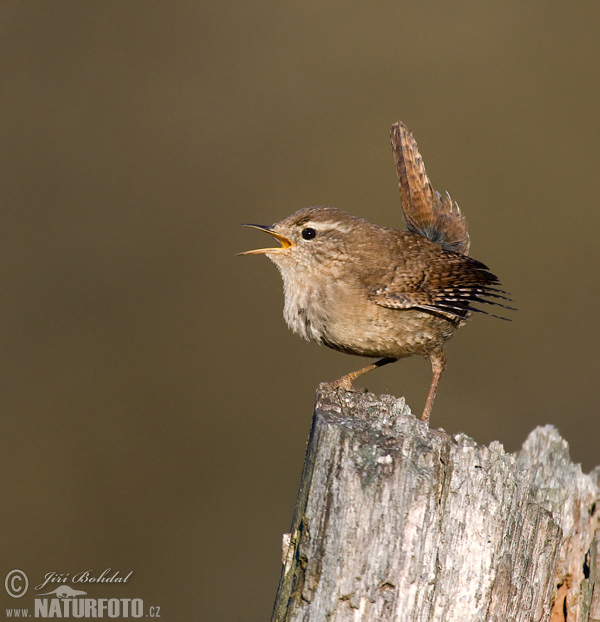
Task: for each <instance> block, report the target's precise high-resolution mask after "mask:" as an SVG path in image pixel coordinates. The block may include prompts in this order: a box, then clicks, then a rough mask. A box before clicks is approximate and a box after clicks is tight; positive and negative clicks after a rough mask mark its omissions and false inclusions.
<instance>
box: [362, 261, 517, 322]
mask: <svg viewBox="0 0 600 622" xmlns="http://www.w3.org/2000/svg"><path fill="white" fill-rule="evenodd" d="M441 253H442V255H443V256H444V260H443V261H434V262H433V263H426V262H419V263H420V264H421V265H420V266H415V265H414V264H412V265H408V264H405V265H402V264H400V265H398V266H396V269H395V270H392V271H387V272H386V273H381V274H380V275H378V276H377V275H373V276H372V278H371V280H370V284H369V291H368V294H367V295H368V297H369V299H370V300H371V301H372V302H374V303H375V304H378V305H380V306H382V307H388V308H390V309H419V310H422V311H427V312H431V313H437V314H441V315H443V316H445V317H447V318H449V319H451V320H461V319H463V318H465V317H466V316H467V315H468V313H470V312H472V311H474V312H477V313H487V311H484V310H483V309H478V308H477V307H475V306H473V305H474V304H476V303H485V304H488V305H496V306H500V307H504V308H506V309H511V307H508V306H506V305H505V304H503V303H502V302H501V301H510V298H509V297H508V296H507V295H506V292H504V291H503V290H501V289H499V288H498V285H499V282H498V279H497V277H496V276H495V275H494V274H492V273H491V272H490V271H489V270H488V268H487V266H485V265H484V264H482V263H481V262H479V261H476V260H475V259H471V258H470V257H466V256H464V255H458V254H456V253H451V252H445V251H441ZM491 315H493V314H491ZM495 317H500V316H495ZM503 319H506V318H503Z"/></svg>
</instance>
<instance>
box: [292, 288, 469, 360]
mask: <svg viewBox="0 0 600 622" xmlns="http://www.w3.org/2000/svg"><path fill="white" fill-rule="evenodd" d="M291 292H294V294H293V295H290V294H291ZM361 299H362V300H361ZM356 300H357V296H356V292H351V291H350V290H349V289H348V287H335V288H334V289H330V290H328V291H322V290H318V291H317V290H316V289H312V288H310V287H304V288H299V289H291V290H290V289H287V291H286V301H285V307H284V317H285V320H286V322H287V324H288V326H289V327H290V329H291V330H292V331H294V332H295V333H297V334H299V335H301V336H302V337H304V338H305V339H308V340H309V341H316V342H317V343H321V344H324V345H326V346H328V347H330V348H333V349H334V350H339V351H341V352H346V353H349V354H357V355H360V356H373V357H390V358H403V357H406V356H411V355H412V354H425V355H426V354H428V353H429V352H431V351H432V350H436V349H439V348H440V347H442V346H443V344H444V342H445V341H446V340H447V339H449V338H450V337H451V336H452V334H453V333H454V331H455V330H456V328H457V327H458V326H457V325H456V324H455V323H453V322H451V321H449V320H447V319H444V318H443V317H439V316H436V315H432V314H430V313H426V312H424V311H418V310H416V309H388V308H387V307H381V306H379V305H376V304H374V303H372V302H370V301H368V300H366V299H365V297H358V300H361V304H360V305H358V306H357V305H356Z"/></svg>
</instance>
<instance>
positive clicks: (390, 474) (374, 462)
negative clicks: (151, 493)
mask: <svg viewBox="0 0 600 622" xmlns="http://www.w3.org/2000/svg"><path fill="white" fill-rule="evenodd" d="M599 483H600V468H596V470H595V471H594V472H592V474H590V475H584V474H583V473H582V472H581V468H580V467H579V465H574V464H572V462H571V460H570V458H569V454H568V446H567V443H566V442H565V441H564V440H563V439H562V438H561V437H560V436H559V435H558V432H557V431H556V430H555V429H554V428H553V427H551V426H546V427H543V428H537V429H536V430H534V431H533V432H532V433H531V435H530V436H529V438H528V439H527V440H526V442H525V444H524V446H523V449H522V450H521V452H519V453H518V454H516V455H511V454H507V453H506V452H505V451H504V449H503V447H502V445H501V444H500V443H498V442H496V441H495V442H493V443H491V445H490V446H489V447H483V446H479V445H477V444H476V443H475V442H474V441H473V440H472V439H470V438H469V437H467V436H466V435H464V434H457V435H454V436H450V435H448V434H446V433H445V432H444V431H443V430H432V429H430V428H429V427H428V425H427V424H425V423H422V422H421V421H418V420H417V419H416V418H415V417H414V416H413V415H412V414H411V413H410V410H409V409H408V407H407V406H406V404H405V402H404V400H403V399H396V398H394V397H392V396H386V395H384V396H375V395H373V394H369V393H363V392H359V391H354V392H347V391H344V390H339V389H330V388H329V387H328V386H327V385H321V387H320V388H319V391H318V393H317V402H316V406H315V412H314V418H313V426H312V431H311V435H310V439H309V443H308V448H307V454H306V462H305V465H304V471H303V474H302V481H301V486H300V492H299V495H298V501H297V504H296V509H295V515H294V519H293V523H292V530H291V536H290V543H289V547H288V548H287V552H286V554H285V560H284V565H283V569H282V574H281V580H280V583H279V589H278V592H277V598H276V602H275V607H274V611H273V617H272V620H274V621H284V620H285V621H288V622H292V621H294V622H295V621H300V620H302V621H305V622H308V621H314V622H325V621H328V622H334V621H335V622H337V621H346V620H348V621H350V620H352V621H353V622H358V621H361V622H368V621H377V622H382V621H386V620H396V621H400V622H404V621H409V620H410V621H419V622H421V621H422V622H425V621H428V622H429V621H439V622H449V621H454V620H456V621H460V622H468V621H484V620H485V621H490V622H505V621H512V620H515V621H519V622H521V621H523V622H524V621H528V622H530V621H535V622H538V621H540V620H543V621H551V622H559V621H566V620H568V621H569V622H591V621H593V620H600V587H598V588H597V589H596V591H595V592H594V584H595V583H598V584H600V536H599V534H600V532H599V531H598V529H599V526H600V521H599V517H600V493H599V487H598V486H599Z"/></svg>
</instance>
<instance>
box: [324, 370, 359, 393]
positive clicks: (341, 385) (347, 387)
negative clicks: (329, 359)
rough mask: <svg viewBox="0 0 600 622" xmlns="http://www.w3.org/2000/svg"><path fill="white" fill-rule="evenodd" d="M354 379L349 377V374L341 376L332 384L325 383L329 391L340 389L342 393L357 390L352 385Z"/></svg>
mask: <svg viewBox="0 0 600 622" xmlns="http://www.w3.org/2000/svg"><path fill="white" fill-rule="evenodd" d="M353 380H354V378H351V377H350V374H348V375H347V376H342V377H341V378H340V379H339V380H335V381H334V382H325V383H324V384H326V385H327V386H328V387H329V388H330V389H342V390H344V391H357V390H358V389H357V388H356V387H355V386H354V385H353V384H352V381H353Z"/></svg>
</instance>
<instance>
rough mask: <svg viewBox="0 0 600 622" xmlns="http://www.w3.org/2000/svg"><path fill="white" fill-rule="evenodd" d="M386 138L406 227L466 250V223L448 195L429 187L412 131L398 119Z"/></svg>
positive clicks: (450, 247)
mask: <svg viewBox="0 0 600 622" xmlns="http://www.w3.org/2000/svg"><path fill="white" fill-rule="evenodd" d="M390 138H391V141H392V149H393V152H394V161H395V162H396V172H397V174H398V184H399V186H400V195H401V197H402V210H403V212H404V218H405V220H406V226H407V228H408V230H409V231H412V232H413V233H418V234H419V235H422V236H423V237H425V238H427V239H428V240H431V241H432V242H435V243H436V244H439V245H440V246H441V247H442V248H445V249H446V250H450V251H454V252H457V253H461V254H463V255H466V254H468V252H469V246H470V244H471V241H470V239H469V234H468V232H467V223H466V221H465V219H464V217H463V216H462V214H461V213H460V209H459V207H458V205H457V204H456V203H454V202H453V201H452V199H451V198H450V195H449V194H448V193H446V194H445V196H442V195H441V194H440V193H439V192H437V191H436V190H434V189H433V186H432V185H431V182H430V181H429V177H427V172H426V171H425V165H424V164H423V158H422V157H421V154H420V153H419V148H418V147H417V142H416V141H415V139H414V138H413V135H412V132H411V131H410V130H409V129H408V128H407V127H406V125H404V123H402V121H399V122H398V123H394V125H392V131H391V134H390Z"/></svg>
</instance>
